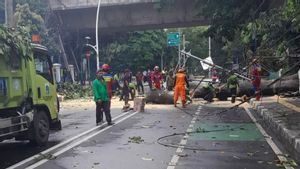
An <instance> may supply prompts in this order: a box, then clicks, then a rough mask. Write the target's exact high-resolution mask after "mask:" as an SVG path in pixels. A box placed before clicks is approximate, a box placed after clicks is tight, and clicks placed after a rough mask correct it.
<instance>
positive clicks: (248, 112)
mask: <svg viewBox="0 0 300 169" xmlns="http://www.w3.org/2000/svg"><path fill="white" fill-rule="evenodd" d="M243 107H244V109H245V110H246V112H247V114H248V115H249V117H250V118H251V119H252V121H253V122H254V123H255V125H256V127H257V128H258V129H259V131H260V132H261V134H262V135H263V136H264V137H265V139H266V141H267V143H268V144H269V145H270V147H271V148H272V150H273V151H274V153H275V154H276V155H277V158H278V159H279V160H280V161H281V162H287V161H288V160H287V159H286V158H285V157H284V156H282V154H283V153H282V151H281V150H280V149H279V148H278V147H277V145H276V144H275V143H274V141H273V140H272V139H271V138H272V137H270V136H269V135H268V133H267V132H266V131H265V130H264V129H263V127H262V126H261V125H260V124H259V123H258V122H257V120H256V118H255V117H254V116H253V115H252V114H251V112H250V110H249V108H248V106H245V105H243ZM283 166H284V168H286V169H294V168H293V167H290V166H288V165H287V164H286V163H283Z"/></svg>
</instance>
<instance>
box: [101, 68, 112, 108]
mask: <svg viewBox="0 0 300 169" xmlns="http://www.w3.org/2000/svg"><path fill="white" fill-rule="evenodd" d="M101 68H102V71H103V72H104V74H103V78H104V80H105V82H106V88H107V93H108V98H109V107H110V105H111V98H112V85H113V76H112V74H111V73H109V69H110V67H109V65H108V64H103V65H102V67H101Z"/></svg>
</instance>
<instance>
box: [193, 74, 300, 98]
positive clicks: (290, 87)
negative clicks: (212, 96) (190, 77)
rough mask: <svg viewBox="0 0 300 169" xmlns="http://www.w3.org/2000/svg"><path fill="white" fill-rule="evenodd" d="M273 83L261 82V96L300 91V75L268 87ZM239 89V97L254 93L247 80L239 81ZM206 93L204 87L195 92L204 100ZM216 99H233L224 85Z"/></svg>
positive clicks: (196, 95) (269, 81) (197, 96)
mask: <svg viewBox="0 0 300 169" xmlns="http://www.w3.org/2000/svg"><path fill="white" fill-rule="evenodd" d="M271 83H272V80H264V79H262V80H261V94H262V96H273V95H275V94H280V93H284V92H295V91H298V90H299V80H298V75H297V74H294V75H291V76H287V77H284V78H282V79H281V80H280V81H277V82H276V83H274V84H273V85H271V86H268V85H269V84H271ZM239 84H240V86H239V89H238V96H243V95H247V96H251V95H252V94H253V93H254V92H253V88H252V84H251V83H250V82H249V81H247V80H239ZM205 93H206V91H205V90H204V89H203V87H200V88H199V89H198V90H196V92H195V96H194V97H195V98H203V97H204V96H205ZM216 97H217V98H218V99H220V100H227V98H228V97H231V94H230V91H229V89H228V88H227V87H226V85H224V87H222V88H220V89H218V91H217V92H216Z"/></svg>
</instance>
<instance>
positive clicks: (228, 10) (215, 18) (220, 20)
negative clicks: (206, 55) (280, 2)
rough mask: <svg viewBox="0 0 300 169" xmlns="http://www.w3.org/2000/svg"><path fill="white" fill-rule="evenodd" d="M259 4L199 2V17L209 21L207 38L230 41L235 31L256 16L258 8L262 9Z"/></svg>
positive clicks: (237, 0)
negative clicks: (201, 16) (200, 9)
mask: <svg viewBox="0 0 300 169" xmlns="http://www.w3.org/2000/svg"><path fill="white" fill-rule="evenodd" d="M261 2H262V1H261V0H247V1H241V0H226V1H219V0H200V1H199V2H198V3H199V4H198V5H199V6H200V5H201V7H199V8H202V11H201V12H200V13H199V15H203V16H204V17H206V18H207V19H209V20H210V27H209V29H208V32H207V34H208V35H209V36H211V37H212V38H215V39H218V40H223V41H224V40H229V41H232V40H233V39H234V36H235V33H236V31H239V30H240V29H241V28H242V26H243V24H245V23H247V22H248V21H249V20H250V19H252V18H253V17H255V16H256V13H257V12H258V11H259V7H260V8H262V6H260V5H262V4H261ZM203 4H204V5H203Z"/></svg>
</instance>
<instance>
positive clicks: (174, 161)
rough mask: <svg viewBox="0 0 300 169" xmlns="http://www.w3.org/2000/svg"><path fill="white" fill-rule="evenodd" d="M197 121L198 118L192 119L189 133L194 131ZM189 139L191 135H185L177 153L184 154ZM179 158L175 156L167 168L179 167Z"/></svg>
mask: <svg viewBox="0 0 300 169" xmlns="http://www.w3.org/2000/svg"><path fill="white" fill-rule="evenodd" d="M199 109H201V106H199V108H198V110H199ZM197 113H198V114H199V113H200V112H196V114H197ZM196 120H197V117H194V118H193V119H192V121H191V124H190V125H189V128H188V129H187V130H186V132H187V133H189V132H192V131H193V127H194V125H193V124H194V123H195V121H196ZM188 138H189V135H188V134H185V135H184V136H183V138H182V139H181V141H180V143H179V146H178V148H177V149H176V153H182V152H183V150H184V146H185V145H186V143H187V140H188ZM179 158H180V157H179V156H178V155H176V154H174V155H173V157H172V159H171V162H170V163H169V165H168V167H167V169H175V167H176V165H177V163H178V160H179Z"/></svg>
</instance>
